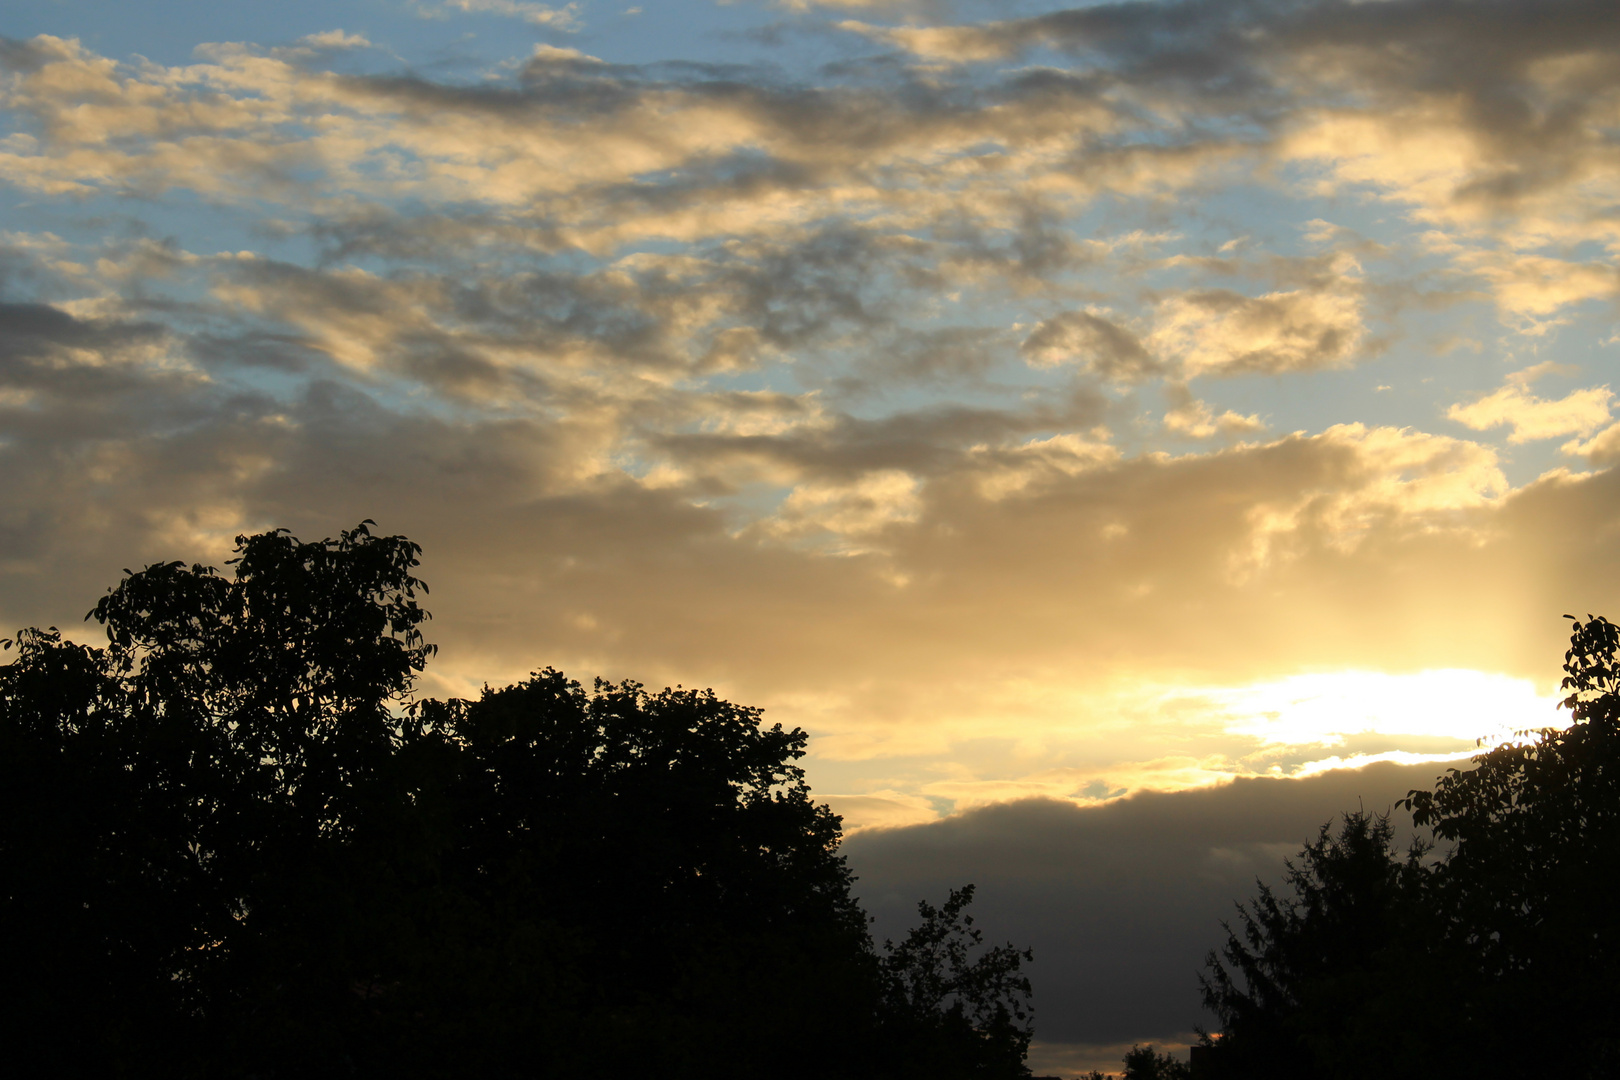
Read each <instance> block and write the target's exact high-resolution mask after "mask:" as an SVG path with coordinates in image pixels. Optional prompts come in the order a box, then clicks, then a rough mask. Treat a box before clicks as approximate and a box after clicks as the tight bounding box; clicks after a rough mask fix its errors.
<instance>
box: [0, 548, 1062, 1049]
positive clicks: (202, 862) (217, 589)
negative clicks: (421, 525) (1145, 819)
mask: <svg viewBox="0 0 1620 1080" xmlns="http://www.w3.org/2000/svg"><path fill="white" fill-rule="evenodd" d="M369 525H370V523H369V522H368V523H364V524H362V525H361V526H360V527H358V528H356V529H354V530H350V531H347V532H344V533H342V534H341V535H340V536H339V537H338V538H336V539H328V540H324V541H320V542H316V543H304V542H301V541H299V540H297V539H296V538H294V537H292V536H291V535H289V534H288V533H286V532H285V531H276V532H270V533H263V534H259V535H255V536H244V537H239V538H238V540H237V550H236V556H237V557H236V558H235V559H233V560H232V562H231V564H230V565H231V566H232V568H233V572H232V573H231V574H230V575H229V576H227V575H224V574H221V573H219V572H217V571H215V570H213V569H211V568H208V567H203V566H189V567H188V566H185V565H183V564H181V563H162V564H157V565H154V566H149V567H147V568H146V569H144V570H142V571H140V572H128V571H126V577H125V578H124V580H123V581H122V582H121V583H119V584H118V585H117V586H116V587H114V588H112V589H110V590H109V591H108V594H107V595H106V596H105V597H103V598H102V600H101V601H100V602H99V603H98V604H97V605H96V607H95V608H94V610H93V611H92V612H91V613H90V615H89V616H87V618H94V619H96V620H97V621H99V622H100V623H101V624H102V625H103V626H104V627H105V629H106V635H107V645H106V646H105V647H92V646H87V645H82V644H75V643H73V642H71V641H68V640H66V639H65V638H64V637H63V635H62V634H61V633H59V632H58V631H56V630H55V629H49V630H36V629H30V630H25V631H22V632H21V633H19V634H18V635H17V637H16V638H15V639H14V640H13V641H11V642H7V645H8V647H12V648H15V650H16V655H15V659H13V660H12V662H11V663H9V664H7V665H5V666H3V667H0V859H3V860H4V863H5V865H6V867H7V877H6V883H5V887H4V889H3V895H0V903H3V904H4V910H3V912H0V964H3V969H4V972H5V974H4V976H3V978H4V979H5V980H6V982H7V997H8V1000H10V1001H12V1002H14V1003H16V1004H15V1008H14V1009H13V1010H12V1012H11V1013H10V1014H9V1015H8V1017H7V1024H8V1027H9V1028H10V1035H11V1038H10V1039H9V1040H8V1042H9V1045H10V1052H11V1053H12V1054H13V1056H14V1059H16V1058H20V1057H21V1056H22V1055H24V1054H29V1055H31V1056H32V1057H33V1058H34V1059H35V1060H36V1061H37V1062H39V1063H41V1064H43V1065H47V1066H49V1067H50V1068H51V1069H52V1071H53V1072H57V1073H80V1074H87V1073H90V1072H100V1073H105V1074H108V1075H115V1076H116V1075H129V1076H135V1075H146V1074H158V1073H161V1074H162V1075H164V1076H174V1077H187V1076H195V1077H216V1076H217V1077H230V1076H257V1077H271V1076H305V1075H355V1076H382V1075H388V1076H396V1077H397V1076H467V1075H481V1076H490V1077H519V1076H525V1077H526V1076H570V1077H573V1076H578V1077H592V1076H603V1077H605V1076H610V1075H614V1076H617V1075H624V1074H627V1073H631V1072H645V1073H648V1074H654V1075H659V1076H665V1077H698V1076H702V1077H719V1078H724V1077H728V1076H738V1077H740V1076H744V1075H749V1076H753V1075H759V1074H765V1073H768V1074H773V1075H778V1076H785V1077H829V1078H835V1077H851V1078H857V1077H874V1078H875V1077H895V1078H902V1077H912V1076H922V1075H928V1076H934V1077H970V1076H971V1077H986V1078H990V1077H1017V1076H1024V1075H1027V1070H1025V1069H1024V1067H1023V1056H1024V1051H1025V1050H1026V1049H1027V1047H1028V1043H1029V1038H1030V1032H1031V1027H1030V1017H1029V1011H1028V998H1029V983H1028V981H1027V979H1025V978H1024V977H1023V976H1022V974H1021V972H1020V965H1021V964H1022V963H1023V962H1026V961H1027V960H1029V959H1030V955H1029V953H1028V952H1027V951H1020V950H1016V949H1013V948H1011V947H1010V946H1004V947H998V948H990V949H985V948H983V945H982V940H981V938H980V936H979V932H978V931H977V930H976V929H974V928H973V926H972V920H971V917H970V916H968V915H966V908H967V906H968V903H969V902H970V900H971V896H972V890H971V887H969V888H968V889H965V890H962V891H959V892H955V893H952V895H951V896H950V898H949V899H948V900H947V901H946V903H945V904H944V906H943V907H941V908H934V907H932V906H930V905H928V904H926V903H924V904H923V905H922V906H921V909H920V914H921V916H922V923H921V925H920V926H919V927H917V928H916V929H915V930H913V931H912V932H911V934H910V935H909V936H908V937H906V938H905V939H904V940H902V942H901V943H900V944H898V945H894V944H889V945H887V946H885V947H884V948H882V949H879V948H877V947H875V946H874V944H873V943H872V941H871V939H870V936H869V933H868V929H867V924H868V920H867V917H866V915H865V913H864V912H863V911H862V910H861V908H860V906H859V904H858V903H857V901H856V899H855V898H854V895H853V893H852V892H851V889H852V885H853V878H852V876H851V875H850V873H849V870H848V868H847V867H846V866H845V864H844V860H843V858H842V857H841V856H840V855H839V853H838V847H839V842H840V838H841V831H840V823H839V819H838V818H837V817H836V816H835V815H834V814H833V813H832V812H831V811H830V810H829V809H828V808H827V807H826V806H824V805H822V804H819V803H817V802H815V801H814V799H813V798H812V796H811V793H810V790H809V787H808V785H807V784H806V782H805V779H804V773H803V771H802V770H801V769H800V768H799V767H798V766H797V765H796V764H794V763H795V762H796V761H797V760H798V758H800V757H801V756H802V755H803V753H804V747H805V744H806V738H807V737H806V735H805V733H804V732H803V731H801V730H797V729H794V730H784V729H783V728H782V727H781V725H772V726H766V725H765V724H764V722H763V719H762V716H761V713H760V711H759V710H758V709H753V708H749V707H747V706H741V705H736V704H733V703H731V702H727V701H724V700H722V699H720V698H718V697H717V696H715V695H714V694H713V693H712V692H711V691H707V690H703V691H698V690H689V689H684V688H680V687H677V688H674V689H666V690H663V691H659V692H656V693H654V692H650V691H648V690H647V689H646V688H644V687H643V686H641V685H639V684H637V683H634V682H623V683H617V684H609V683H604V682H601V681H597V682H596V683H595V684H594V686H593V687H592V688H590V689H587V688H585V687H584V686H583V685H581V684H580V683H579V682H576V681H574V680H571V679H569V678H567V677H566V676H564V675H563V674H561V673H560V672H557V671H554V670H551V669H549V668H548V669H545V670H542V671H540V672H537V673H536V674H534V675H533V676H532V677H530V678H529V679H527V680H525V681H523V682H521V683H518V684H517V685H513V686H507V687H503V688H500V689H490V688H486V689H485V690H484V692H483V693H482V694H481V696H480V697H479V698H478V699H476V700H470V701H467V700H451V701H434V700H426V701H419V700H416V699H415V698H414V697H413V696H412V691H413V687H414V681H415V677H416V676H417V674H418V673H420V672H421V671H422V670H423V668H424V665H425V664H426V663H427V661H428V660H429V658H430V657H431V655H432V653H433V646H431V645H429V644H427V643H426V642H425V641H424V639H423V633H422V629H423V624H424V623H425V622H426V620H427V619H428V614H427V612H426V611H425V610H424V609H423V608H422V607H421V606H420V604H419V602H418V600H419V596H420V595H423V594H425V593H426V592H427V589H426V586H425V585H423V584H422V582H421V581H420V580H419V579H417V578H416V577H415V576H414V570H415V568H416V567H417V565H418V556H419V554H420V550H419V549H418V548H417V546H416V545H415V544H412V543H411V542H410V541H408V540H406V539H405V538H403V537H398V536H379V535H375V534H373V533H372V532H371V531H370V528H369Z"/></svg>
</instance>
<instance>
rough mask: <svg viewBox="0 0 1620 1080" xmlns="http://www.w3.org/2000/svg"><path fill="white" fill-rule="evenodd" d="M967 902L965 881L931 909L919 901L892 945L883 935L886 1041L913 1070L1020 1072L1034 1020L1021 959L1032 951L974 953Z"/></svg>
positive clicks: (976, 942)
mask: <svg viewBox="0 0 1620 1080" xmlns="http://www.w3.org/2000/svg"><path fill="white" fill-rule="evenodd" d="M972 902H973V886H972V885H968V886H965V887H963V888H961V889H952V890H951V892H950V895H949V897H948V898H947V899H946V901H945V903H944V904H943V905H942V906H941V907H938V908H936V907H934V906H933V905H932V904H929V903H928V902H927V901H926V900H924V901H921V902H919V903H918V904H917V914H918V916H919V917H920V918H921V920H922V921H921V922H920V923H919V924H918V925H917V926H916V927H914V928H913V929H912V930H911V932H910V933H908V934H907V935H906V937H905V938H904V940H902V941H901V942H900V944H899V945H896V944H894V943H893V942H892V941H886V942H884V945H883V949H884V954H885V955H884V957H883V959H882V972H883V979H884V988H885V1019H886V1024H887V1026H888V1028H889V1029H890V1032H891V1034H890V1037H889V1039H888V1042H889V1044H890V1045H891V1046H892V1047H894V1048H897V1049H901V1050H903V1052H904V1053H905V1054H906V1055H907V1056H908V1057H909V1058H910V1059H911V1061H912V1067H913V1068H915V1069H916V1071H917V1072H918V1074H919V1075H924V1076H946V1075H953V1076H954V1075H962V1076H1018V1075H1027V1071H1026V1070H1025V1069H1024V1068H1023V1061H1024V1056H1025V1054H1026V1053H1027V1052H1028V1050H1029V1042H1030V1039H1031V1037H1032V1036H1033V1035H1034V1027H1033V1023H1032V1019H1031V1010H1030V1007H1029V998H1030V994H1031V989H1030V983H1029V979H1028V977H1027V976H1025V975H1024V974H1023V972H1022V966H1023V964H1025V963H1026V962H1029V961H1031V960H1033V959H1034V954H1033V953H1032V952H1031V951H1030V950H1028V949H1017V948H1014V947H1013V946H1012V945H998V946H995V947H993V948H990V949H985V950H983V951H982V952H978V955H977V956H975V955H974V953H975V952H976V951H978V950H979V949H980V947H981V946H982V945H983V942H984V935H983V933H982V932H981V931H979V930H978V929H977V928H975V927H974V925H973V916H971V915H968V914H965V912H966V910H967V907H968V905H969V904H971V903H972ZM919 1050H921V1051H922V1052H924V1053H925V1054H926V1058H925V1062H924V1061H918V1060H917V1058H916V1055H917V1053H918V1052H919Z"/></svg>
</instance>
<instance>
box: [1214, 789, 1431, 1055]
mask: <svg viewBox="0 0 1620 1080" xmlns="http://www.w3.org/2000/svg"><path fill="white" fill-rule="evenodd" d="M1425 851H1426V848H1425V847H1424V846H1423V845H1421V844H1415V845H1414V846H1413V848H1412V849H1411V850H1410V851H1409V852H1408V853H1407V854H1406V856H1405V858H1404V859H1403V858H1401V857H1399V856H1398V855H1397V853H1396V851H1395V847H1394V828H1393V826H1392V825H1391V823H1390V819H1389V817H1388V816H1387V815H1369V814H1367V813H1364V812H1361V811H1357V812H1354V813H1349V814H1346V815H1344V818H1343V821H1342V823H1341V825H1340V827H1339V829H1338V831H1337V833H1335V832H1334V831H1333V829H1332V823H1331V822H1329V823H1327V824H1324V825H1323V826H1322V828H1321V831H1320V832H1319V833H1318V835H1317V838H1316V840H1314V841H1313V842H1311V843H1310V844H1307V845H1306V846H1305V847H1304V849H1303V850H1301V852H1300V856H1299V858H1300V861H1299V862H1298V863H1295V862H1293V861H1289V862H1288V863H1287V864H1286V865H1287V884H1288V889H1289V895H1286V896H1280V895H1278V893H1277V892H1275V891H1274V890H1273V889H1271V888H1270V887H1269V886H1267V885H1265V884H1263V883H1262V884H1259V894H1258V895H1257V897H1256V898H1255V899H1254V900H1253V901H1252V902H1250V903H1249V904H1247V905H1245V904H1239V905H1238V915H1239V927H1238V928H1237V929H1234V928H1232V927H1231V926H1230V925H1227V926H1226V930H1227V941H1226V945H1225V947H1224V948H1223V949H1222V950H1221V953H1220V955H1217V954H1215V953H1213V952H1212V953H1210V955H1209V957H1208V959H1207V961H1206V969H1207V973H1206V974H1205V975H1203V976H1201V977H1200V984H1201V986H1202V990H1203V998H1204V1005H1205V1007H1206V1008H1207V1009H1209V1010H1210V1011H1211V1012H1212V1013H1214V1014H1215V1016H1216V1017H1217V1018H1218V1020H1219V1021H1220V1024H1221V1032H1222V1034H1221V1038H1220V1039H1219V1041H1214V1040H1207V1041H1206V1045H1210V1046H1211V1047H1212V1054H1211V1057H1212V1060H1213V1061H1214V1063H1215V1066H1216V1068H1217V1072H1218V1075H1221V1076H1241V1077H1252V1078H1255V1080H1264V1078H1268V1077H1278V1078H1282V1077H1289V1078H1296V1077H1346V1078H1353V1077H1366V1076H1385V1077H1393V1076H1401V1075H1408V1074H1409V1072H1411V1071H1412V1069H1413V1068H1414V1066H1415V1061H1414V1057H1413V1052H1412V1048H1411V1047H1409V1046H1405V1045H1403V1041H1402V1036H1401V1032H1402V1030H1403V1024H1402V1021H1403V1019H1404V1018H1403V1017H1402V1016H1401V1015H1399V1012H1400V1009H1399V1006H1398V1004H1397V1002H1396V999H1395V998H1392V997H1391V994H1390V990H1391V982H1390V980H1391V978H1392V977H1394V976H1396V975H1398V974H1399V973H1403V972H1406V971H1409V970H1411V969H1412V968H1413V966H1414V957H1415V956H1416V955H1417V953H1418V952H1420V951H1421V942H1422V933H1421V924H1422V911H1423V900H1424V896H1425V889H1426V884H1427V882H1426V875H1427V870H1426V868H1425V866H1424V863H1423V855H1424V854H1425ZM1223 925H1224V924H1223ZM1419 1071H1421V1070H1419Z"/></svg>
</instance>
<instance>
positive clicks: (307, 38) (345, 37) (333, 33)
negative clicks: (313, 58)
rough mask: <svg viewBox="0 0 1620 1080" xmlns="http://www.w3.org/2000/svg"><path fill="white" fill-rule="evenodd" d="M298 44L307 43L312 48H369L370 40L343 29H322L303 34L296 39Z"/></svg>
mask: <svg viewBox="0 0 1620 1080" xmlns="http://www.w3.org/2000/svg"><path fill="white" fill-rule="evenodd" d="M298 43H299V44H300V45H307V46H309V47H310V48H312V49H369V48H371V41H370V39H369V38H367V37H366V35H364V34H350V33H347V32H345V31H343V30H322V31H320V32H319V33H316V34H305V35H304V36H303V37H301V38H299V39H298Z"/></svg>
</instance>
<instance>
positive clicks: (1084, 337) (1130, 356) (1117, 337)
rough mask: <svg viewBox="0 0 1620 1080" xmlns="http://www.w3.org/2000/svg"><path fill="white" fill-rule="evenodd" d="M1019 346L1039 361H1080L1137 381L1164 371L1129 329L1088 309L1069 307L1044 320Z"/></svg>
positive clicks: (1107, 373)
mask: <svg viewBox="0 0 1620 1080" xmlns="http://www.w3.org/2000/svg"><path fill="white" fill-rule="evenodd" d="M1019 350H1020V351H1021V352H1022V353H1023V354H1024V355H1025V356H1026V357H1028V358H1029V359H1030V360H1031V361H1033V362H1035V363H1039V364H1060V363H1064V362H1066V361H1077V362H1079V363H1081V364H1083V365H1084V366H1085V367H1087V368H1089V369H1090V370H1092V371H1094V372H1096V373H1097V374H1098V375H1101V376H1103V377H1104V378H1107V379H1120V380H1129V381H1136V380H1140V379H1144V378H1147V377H1149V376H1152V375H1156V374H1159V373H1161V372H1162V371H1163V367H1162V365H1161V364H1159V362H1158V361H1157V360H1155V359H1154V357H1153V355H1152V354H1151V353H1150V352H1148V350H1147V348H1146V347H1145V346H1143V344H1142V341H1141V339H1140V338H1138V337H1137V336H1136V335H1135V334H1133V333H1132V332H1131V331H1130V330H1128V329H1126V328H1125V327H1123V326H1120V325H1119V324H1118V323H1115V322H1112V321H1111V320H1109V319H1106V318H1104V317H1102V316H1101V315H1095V314H1092V313H1091V312H1087V311H1066V312H1063V313H1062V314H1060V315H1054V316H1053V317H1052V318H1050V319H1045V320H1043V321H1042V322H1041V323H1040V324H1038V325H1037V326H1036V327H1035V329H1034V330H1032V331H1030V334H1029V336H1028V337H1027V338H1025V339H1024V341H1023V343H1022V344H1021V345H1019Z"/></svg>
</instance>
